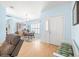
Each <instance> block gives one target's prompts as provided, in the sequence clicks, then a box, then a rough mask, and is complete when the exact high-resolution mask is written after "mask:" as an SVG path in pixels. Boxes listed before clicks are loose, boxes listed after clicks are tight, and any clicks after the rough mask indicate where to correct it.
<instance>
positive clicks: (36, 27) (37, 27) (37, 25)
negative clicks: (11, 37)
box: [31, 23, 40, 34]
mask: <svg viewBox="0 0 79 59" xmlns="http://www.w3.org/2000/svg"><path fill="white" fill-rule="evenodd" d="M31 31H33V32H35V33H38V34H39V32H40V23H35V24H31Z"/></svg>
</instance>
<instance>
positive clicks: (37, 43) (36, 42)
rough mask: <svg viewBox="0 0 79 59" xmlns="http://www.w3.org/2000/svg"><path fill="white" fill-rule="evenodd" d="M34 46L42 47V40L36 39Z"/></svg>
mask: <svg viewBox="0 0 79 59" xmlns="http://www.w3.org/2000/svg"><path fill="white" fill-rule="evenodd" d="M33 47H34V48H36V49H37V50H39V49H40V48H41V41H40V40H39V39H38V40H34V41H33Z"/></svg>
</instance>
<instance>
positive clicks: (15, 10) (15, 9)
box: [0, 1, 71, 19]
mask: <svg viewBox="0 0 79 59" xmlns="http://www.w3.org/2000/svg"><path fill="white" fill-rule="evenodd" d="M66 3H71V2H67V1H66V2H65V1H64V2H63V1H60V2H59V1H50V2H49V1H5V2H0V4H2V5H4V6H6V9H7V14H12V15H15V16H19V17H22V18H30V19H35V18H39V17H40V14H41V11H42V10H43V9H45V8H48V7H49V6H51V5H52V6H56V5H60V4H66ZM11 6H12V7H11Z"/></svg>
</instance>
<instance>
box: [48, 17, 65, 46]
mask: <svg viewBox="0 0 79 59" xmlns="http://www.w3.org/2000/svg"><path fill="white" fill-rule="evenodd" d="M48 21H49V42H50V43H51V44H55V45H60V44H61V43H62V41H63V40H64V17H63V16H54V17H53V16H51V17H48Z"/></svg>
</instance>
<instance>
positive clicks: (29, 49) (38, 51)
mask: <svg viewBox="0 0 79 59" xmlns="http://www.w3.org/2000/svg"><path fill="white" fill-rule="evenodd" d="M57 48H58V47H57V46H55V45H52V44H48V43H43V42H40V41H39V40H34V41H32V42H26V41H24V42H23V44H22V47H21V49H20V51H19V53H18V57H25V56H28V57H30V56H32V57H50V56H53V52H55V51H56V50H57Z"/></svg>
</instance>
